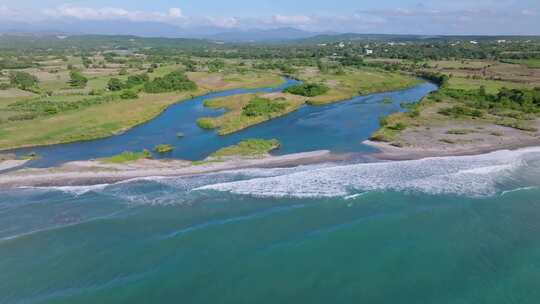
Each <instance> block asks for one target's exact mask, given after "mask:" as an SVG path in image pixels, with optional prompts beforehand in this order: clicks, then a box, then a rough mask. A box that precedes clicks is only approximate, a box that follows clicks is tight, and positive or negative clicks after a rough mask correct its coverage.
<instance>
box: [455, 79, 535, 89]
mask: <svg viewBox="0 0 540 304" xmlns="http://www.w3.org/2000/svg"><path fill="white" fill-rule="evenodd" d="M448 85H449V87H451V88H454V89H462V90H476V89H478V88H480V87H481V86H484V87H485V88H486V91H487V92H488V93H497V92H499V90H500V89H501V88H509V89H523V88H527V87H530V86H529V85H527V84H524V83H517V82H510V81H499V80H487V79H470V78H461V77H452V78H451V79H450V81H449V82H448Z"/></svg>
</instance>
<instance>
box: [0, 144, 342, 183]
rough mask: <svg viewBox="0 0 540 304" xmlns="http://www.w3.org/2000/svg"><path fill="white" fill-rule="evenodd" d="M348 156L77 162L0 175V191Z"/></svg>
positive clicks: (310, 154)
mask: <svg viewBox="0 0 540 304" xmlns="http://www.w3.org/2000/svg"><path fill="white" fill-rule="evenodd" d="M350 157H351V155H348V154H332V153H330V152H329V151H324V150H323V151H314V152H306V153H296V154H289V155H283V156H271V155H265V156H263V157H261V158H255V159H253V158H228V159H227V160H225V161H215V160H212V159H208V160H207V161H203V162H198V163H193V162H190V161H182V160H151V159H141V160H138V161H136V162H131V163H126V164H111V163H105V162H102V161H98V160H91V161H77V162H70V163H66V164H64V165H62V166H61V167H54V168H46V169H22V170H18V171H14V172H10V173H6V174H3V175H0V188H16V187H52V186H83V185H84V186H87V185H97V184H108V183H116V182H121V181H126V180H130V179H135V178H146V177H153V176H187V175H197V174H205V173H213V172H219V171H225V170H237V169H246V168H268V167H288V166H299V165H307V164H315V163H324V162H335V161H343V160H347V159H349V158H350Z"/></svg>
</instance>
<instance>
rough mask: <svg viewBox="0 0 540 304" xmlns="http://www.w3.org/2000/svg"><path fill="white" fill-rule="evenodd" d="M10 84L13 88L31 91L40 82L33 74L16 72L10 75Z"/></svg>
mask: <svg viewBox="0 0 540 304" xmlns="http://www.w3.org/2000/svg"><path fill="white" fill-rule="evenodd" d="M9 82H10V84H11V85H12V86H13V87H17V88H19V89H21V90H30V89H32V88H34V87H35V86H37V84H38V83H39V80H38V79H37V77H36V76H34V75H32V74H29V73H26V72H17V71H15V72H11V73H10V74H9Z"/></svg>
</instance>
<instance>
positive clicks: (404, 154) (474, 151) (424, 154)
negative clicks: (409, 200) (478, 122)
mask: <svg viewBox="0 0 540 304" xmlns="http://www.w3.org/2000/svg"><path fill="white" fill-rule="evenodd" d="M363 143H364V144H366V145H368V146H371V147H374V148H376V149H378V150H379V151H380V152H376V153H374V154H372V156H373V157H374V158H376V159H380V160H394V161H399V160H414V159H422V158H428V157H443V156H467V155H480V154H487V153H491V152H495V151H500V150H517V149H521V148H528V147H536V146H540V140H539V139H535V138H531V139H529V140H522V141H521V142H513V143H504V144H499V145H496V146H484V145H461V146H457V147H453V148H452V149H433V148H427V147H395V146H392V145H391V144H389V143H385V142H375V141H371V140H366V141H364V142H363Z"/></svg>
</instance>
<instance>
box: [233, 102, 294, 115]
mask: <svg viewBox="0 0 540 304" xmlns="http://www.w3.org/2000/svg"><path fill="white" fill-rule="evenodd" d="M287 105H288V104H287V103H283V102H276V101H273V100H270V99H267V98H262V97H254V98H253V99H251V100H250V102H249V103H248V104H247V105H246V106H245V107H244V108H243V109H242V115H246V116H271V115H272V114H275V113H280V112H283V111H284V110H285V109H286V108H287Z"/></svg>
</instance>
